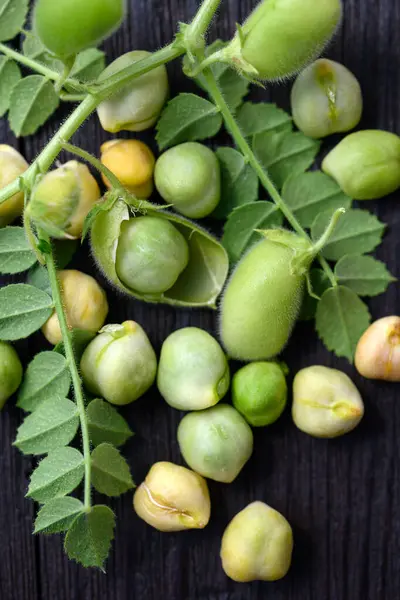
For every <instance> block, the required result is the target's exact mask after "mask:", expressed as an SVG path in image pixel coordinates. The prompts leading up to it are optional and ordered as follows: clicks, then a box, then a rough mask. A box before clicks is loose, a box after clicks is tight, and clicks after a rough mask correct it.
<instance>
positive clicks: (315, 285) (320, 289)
mask: <svg viewBox="0 0 400 600" xmlns="http://www.w3.org/2000/svg"><path fill="white" fill-rule="evenodd" d="M309 276H310V283H311V288H312V292H313V294H315V295H316V296H318V297H319V298H321V296H322V294H323V293H324V292H325V291H326V290H327V289H329V288H330V287H331V285H332V284H331V282H330V280H329V277H328V275H327V274H326V273H325V271H323V270H322V269H311V271H310V275H309ZM318 302H319V300H317V299H316V298H314V297H313V296H310V294H308V293H307V291H306V292H305V294H304V299H303V304H302V307H301V311H300V315H299V320H300V321H310V320H311V319H314V318H315V313H316V312H317V306H318Z"/></svg>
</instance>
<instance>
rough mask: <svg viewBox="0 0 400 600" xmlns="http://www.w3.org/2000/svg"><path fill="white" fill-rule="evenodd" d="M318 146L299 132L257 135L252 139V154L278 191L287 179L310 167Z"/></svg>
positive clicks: (319, 144)
mask: <svg viewBox="0 0 400 600" xmlns="http://www.w3.org/2000/svg"><path fill="white" fill-rule="evenodd" d="M320 146H321V143H320V142H319V141H317V140H312V139H311V138H308V137H306V136H305V135H304V134H303V133H300V132H299V131H296V132H295V133H293V132H288V131H284V132H280V133H268V132H267V133H265V132H264V133H257V134H256V135H255V136H254V138H253V151H254V153H255V154H256V155H257V157H258V159H259V160H260V162H261V163H262V165H263V166H264V167H265V169H267V171H268V173H269V175H270V177H271V179H272V180H273V182H274V183H275V185H276V186H277V187H278V188H279V189H282V187H283V184H284V183H285V181H286V180H287V179H288V178H289V177H291V176H293V175H296V174H298V173H302V172H303V171H305V170H306V169H308V167H310V166H311V165H312V163H313V162H314V160H315V157H316V156H317V154H318V151H319V148H320Z"/></svg>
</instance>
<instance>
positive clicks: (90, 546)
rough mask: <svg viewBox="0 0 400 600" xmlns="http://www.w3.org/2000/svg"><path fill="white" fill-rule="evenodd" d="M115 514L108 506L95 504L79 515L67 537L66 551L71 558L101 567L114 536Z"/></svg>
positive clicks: (83, 563) (85, 564)
mask: <svg viewBox="0 0 400 600" xmlns="http://www.w3.org/2000/svg"><path fill="white" fill-rule="evenodd" d="M114 528H115V515H114V513H113V512H112V510H111V509H109V508H108V506H101V505H98V506H93V508H91V509H90V510H89V511H87V512H85V513H84V514H83V515H79V516H78V517H77V518H76V519H75V520H74V522H73V523H72V525H71V527H70V528H69V530H68V533H67V535H66V537H65V545H64V547H65V551H66V553H67V554H68V556H69V558H70V559H73V560H76V561H77V562H78V563H80V564H82V565H83V566H84V567H99V568H100V569H102V570H103V567H104V562H105V560H106V558H107V556H108V553H109V551H110V547H111V542H112V540H113V538H114Z"/></svg>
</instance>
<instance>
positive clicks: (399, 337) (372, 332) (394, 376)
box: [355, 316, 400, 381]
mask: <svg viewBox="0 0 400 600" xmlns="http://www.w3.org/2000/svg"><path fill="white" fill-rule="evenodd" d="M355 366H356V369H357V371H358V372H359V373H360V375H362V376H363V377H366V378H367V379H383V380H384V381H400V317H397V316H390V317H383V318H382V319H378V320H377V321H375V322H374V323H372V325H370V326H369V327H368V329H367V331H366V332H365V333H364V334H363V335H362V336H361V338H360V341H359V342H358V344H357V349H356V355H355Z"/></svg>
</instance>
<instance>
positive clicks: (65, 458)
mask: <svg viewBox="0 0 400 600" xmlns="http://www.w3.org/2000/svg"><path fill="white" fill-rule="evenodd" d="M84 470H85V468H84V459H83V456H82V454H81V453H80V452H79V450H76V449H75V448H71V447H70V446H66V447H64V448H57V450H53V451H52V452H50V454H49V455H48V456H46V458H44V459H43V460H42V461H41V462H40V463H39V466H38V467H37V468H36V469H35V471H34V472H33V473H32V477H31V482H30V484H29V489H28V493H27V497H28V498H33V500H36V502H40V503H41V504H45V503H46V502H49V500H53V498H59V497H60V496H66V495H67V494H69V493H70V492H72V490H74V489H75V488H76V487H78V485H79V484H80V482H81V481H82V479H83V474H84Z"/></svg>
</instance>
